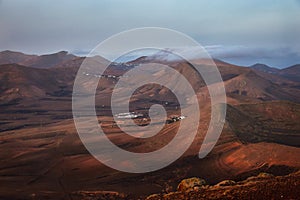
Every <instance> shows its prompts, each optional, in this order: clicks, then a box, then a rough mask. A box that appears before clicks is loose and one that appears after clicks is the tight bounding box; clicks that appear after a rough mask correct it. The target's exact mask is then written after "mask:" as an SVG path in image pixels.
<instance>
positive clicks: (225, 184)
mask: <svg viewBox="0 0 300 200" xmlns="http://www.w3.org/2000/svg"><path fill="white" fill-rule="evenodd" d="M233 185H236V182H235V181H233V180H224V181H221V182H220V183H218V184H217V185H216V186H233Z"/></svg>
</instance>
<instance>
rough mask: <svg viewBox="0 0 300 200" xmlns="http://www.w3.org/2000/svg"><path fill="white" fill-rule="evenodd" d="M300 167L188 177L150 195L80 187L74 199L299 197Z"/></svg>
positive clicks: (73, 195)
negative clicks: (241, 176) (282, 172)
mask: <svg viewBox="0 0 300 200" xmlns="http://www.w3.org/2000/svg"><path fill="white" fill-rule="evenodd" d="M299 192H300V171H298V172H296V173H292V174H290V175H286V176H274V175H272V174H268V173H260V174H259V175H257V176H252V177H249V178H247V179H246V180H243V181H239V182H235V181H232V180H224V181H222V182H220V183H218V184H216V185H213V186H211V185H206V182H205V180H203V179H200V178H196V177H193V178H189V179H184V180H182V181H181V182H180V183H179V185H178V187H177V191H175V192H170V193H164V194H163V193H161V194H152V195H150V196H148V197H144V198H142V197H133V196H129V195H125V194H120V193H117V192H109V191H99V192H88V191H81V192H77V193H73V194H72V195H71V196H72V199H86V200H99V199H112V200H115V199H124V200H125V199H126V200H127V199H146V200H161V199H163V200H168V199H299Z"/></svg>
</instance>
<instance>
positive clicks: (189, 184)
mask: <svg viewBox="0 0 300 200" xmlns="http://www.w3.org/2000/svg"><path fill="white" fill-rule="evenodd" d="M204 185H206V181H205V180H204V179H200V178H197V177H193V178H188V179H184V180H182V181H181V182H180V183H179V185H178V186H177V191H180V192H187V191H190V190H198V189H199V188H200V187H203V186H204Z"/></svg>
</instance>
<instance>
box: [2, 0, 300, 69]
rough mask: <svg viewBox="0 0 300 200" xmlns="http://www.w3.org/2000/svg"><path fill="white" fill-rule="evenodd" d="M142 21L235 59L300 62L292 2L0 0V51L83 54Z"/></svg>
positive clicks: (298, 15)
mask: <svg viewBox="0 0 300 200" xmlns="http://www.w3.org/2000/svg"><path fill="white" fill-rule="evenodd" d="M144 26H158V27H165V28H171V29H175V30H178V31H180V32H183V33H185V34H187V35H189V36H191V37H192V38H194V39H195V40H197V41H198V42H199V43H201V44H202V45H204V46H206V47H207V49H208V51H209V52H210V53H211V55H212V56H214V57H217V58H219V59H223V60H225V61H229V62H233V63H236V64H240V65H251V64H254V63H257V62H263V63H266V64H269V65H271V66H274V67H280V68H281V67H286V66H289V65H292V64H295V63H300V1H299V0H251V1H241V0H215V1H212V0H202V1H201V0H185V1H183V0H149V1H148V0H147V1H146V0H82V1H79V0H57V1H55V0H51V1H50V0H42V1H37V0H0V50H7V49H8V50H16V51H22V52H25V53H35V54H45V53H52V52H56V51H59V50H67V51H69V52H71V53H75V54H84V53H86V52H89V51H90V50H91V49H92V48H94V47H95V46H96V45H97V44H98V43H99V42H101V41H102V40H104V39H106V38H107V37H109V36H111V35H113V34H116V33H118V32H120V31H124V30H128V29H131V28H137V27H144Z"/></svg>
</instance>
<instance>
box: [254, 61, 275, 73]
mask: <svg viewBox="0 0 300 200" xmlns="http://www.w3.org/2000/svg"><path fill="white" fill-rule="evenodd" d="M250 67H251V68H252V69H254V70H258V71H262V72H265V73H270V74H277V73H278V72H279V71H280V70H279V69H277V68H275V67H270V66H268V65H266V64H262V63H256V64H254V65H252V66H250Z"/></svg>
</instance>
